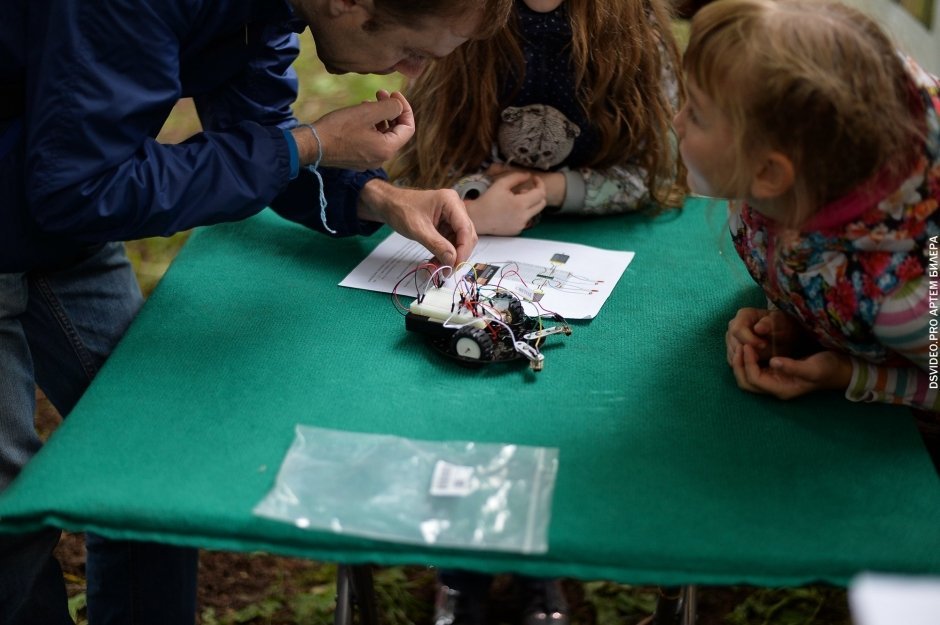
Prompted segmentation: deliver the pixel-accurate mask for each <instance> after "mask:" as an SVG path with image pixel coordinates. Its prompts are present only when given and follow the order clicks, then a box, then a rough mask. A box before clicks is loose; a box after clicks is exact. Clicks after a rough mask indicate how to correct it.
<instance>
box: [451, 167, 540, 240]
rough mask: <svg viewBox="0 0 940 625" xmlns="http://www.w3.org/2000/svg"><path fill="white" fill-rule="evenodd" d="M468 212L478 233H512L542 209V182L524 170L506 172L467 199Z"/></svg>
mask: <svg viewBox="0 0 940 625" xmlns="http://www.w3.org/2000/svg"><path fill="white" fill-rule="evenodd" d="M466 202H467V212H468V213H470V218H471V219H472V220H473V225H474V226H475V227H476V229H477V233H478V234H495V235H500V236H514V235H517V234H519V233H520V232H522V231H523V230H525V229H526V227H527V226H528V225H529V223H530V222H531V221H532V219H534V218H535V217H536V215H538V214H539V213H540V212H542V209H544V208H545V185H544V184H543V183H542V181H541V180H539V178H538V177H537V176H533V175H531V174H528V173H524V172H514V173H510V174H505V175H502V176H500V177H499V178H497V179H496V180H494V181H493V184H492V185H491V186H490V188H489V189H487V190H486V191H485V192H483V194H482V195H481V196H480V197H478V198H477V199H475V200H467V201H466Z"/></svg>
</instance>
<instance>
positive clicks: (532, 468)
mask: <svg viewBox="0 0 940 625" xmlns="http://www.w3.org/2000/svg"><path fill="white" fill-rule="evenodd" d="M557 471H558V450H557V449H555V448H549V447H532V446H524V445H510V444H496V443H475V442H468V441H443V442H442V441H423V440H413V439H407V438H401V437H397V436H388V435H382V434H364V433H356V432H345V431H339V430H328V429H323V428H316V427H309V426H303V425H298V426H297V428H296V437H295V439H294V442H293V444H292V445H291V447H290V449H289V450H288V452H287V455H286V456H285V458H284V461H283V463H282V464H281V468H280V470H279V472H278V475H277V479H276V482H275V484H274V487H273V488H272V489H271V491H270V492H269V493H268V494H267V495H266V496H265V497H264V499H263V500H262V501H261V502H260V503H259V504H258V505H257V506H255V509H254V513H255V514H257V515H259V516H263V517H267V518H270V519H275V520H279V521H284V522H287V523H292V524H294V525H296V526H297V527H301V528H305V529H312V530H320V531H330V532H336V533H340V534H351V535H355V536H364V537H369V538H375V539H380V540H388V541H393V542H402V543H417V544H428V545H438V546H442V547H458V548H468V549H490V550H498V551H512V552H518V553H543V552H545V551H547V549H548V525H549V521H550V520H551V504H552V494H553V492H554V487H555V475H556V473H557Z"/></svg>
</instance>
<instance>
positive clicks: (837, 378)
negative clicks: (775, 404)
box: [731, 344, 852, 399]
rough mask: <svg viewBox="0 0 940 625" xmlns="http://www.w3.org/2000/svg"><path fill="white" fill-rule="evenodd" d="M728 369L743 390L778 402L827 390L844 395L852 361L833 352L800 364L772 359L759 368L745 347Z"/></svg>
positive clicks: (754, 358) (748, 346)
mask: <svg viewBox="0 0 940 625" xmlns="http://www.w3.org/2000/svg"><path fill="white" fill-rule="evenodd" d="M731 368H732V370H733V371H734V378H735V380H737V382H738V386H739V387H741V388H742V389H744V390H746V391H750V392H752V393H767V394H768V395H773V396H774V397H777V398H779V399H793V398H794V397H799V396H800V395H805V394H807V393H811V392H813V391H819V390H827V389H828V390H840V391H844V390H845V389H846V388H848V386H849V383H850V382H851V381H852V361H851V359H850V358H849V357H848V356H846V355H845V354H840V353H838V352H833V351H824V352H817V353H815V354H813V355H812V356H809V357H808V358H804V359H802V360H795V359H793V358H784V357H782V356H775V357H773V358H771V359H770V363H769V366H767V367H761V365H760V364H759V363H758V360H757V352H756V351H755V350H754V348H753V347H751V346H750V345H748V344H745V345H743V346H742V347H741V349H740V350H738V352H737V354H736V355H735V356H734V361H733V362H732V363H731Z"/></svg>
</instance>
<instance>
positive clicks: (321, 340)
mask: <svg viewBox="0 0 940 625" xmlns="http://www.w3.org/2000/svg"><path fill="white" fill-rule="evenodd" d="M725 221H726V217H725V213H724V210H723V208H722V207H721V205H719V204H710V203H708V202H705V201H702V200H693V201H690V202H689V203H688V204H687V205H686V207H685V208H684V210H683V211H682V212H681V214H680V213H675V212H673V213H672V214H667V215H663V216H660V217H657V218H651V217H648V216H640V215H633V216H628V217H609V218H598V219H587V220H567V219H557V220H548V221H547V222H546V223H543V224H541V225H540V226H539V227H538V228H536V229H535V230H533V231H531V236H535V237H538V238H545V239H555V240H559V241H572V242H577V243H583V244H588V245H595V246H598V247H602V248H609V249H620V250H632V251H635V252H636V258H635V259H634V261H633V263H632V264H631V265H630V267H629V268H628V269H627V271H626V272H625V274H624V275H623V277H622V278H621V280H620V282H619V283H618V285H617V286H616V288H615V289H614V292H613V294H612V296H611V297H610V299H609V300H608V301H607V303H606V304H605V306H604V308H603V309H602V310H601V312H600V314H599V315H598V316H597V317H596V318H595V319H594V320H592V321H590V322H586V321H582V322H574V323H573V326H574V328H573V329H574V332H573V334H572V335H571V336H570V337H563V338H559V337H551V338H550V340H549V342H548V345H549V346H548V347H547V348H546V349H545V354H546V359H545V369H544V370H543V371H542V372H540V373H538V374H536V373H533V372H530V371H529V370H528V369H527V368H526V366H525V364H524V363H510V364H505V363H503V364H497V365H491V366H489V367H485V368H482V369H466V368H462V367H460V366H457V365H456V364H455V363H454V362H452V361H450V360H448V359H446V358H444V357H442V356H440V355H438V354H437V353H435V352H433V351H432V350H430V349H429V348H428V346H427V345H426V344H425V343H424V342H423V340H422V339H421V338H420V337H418V336H415V335H412V334H410V333H406V331H405V329H404V320H403V318H402V317H401V316H400V314H399V313H398V312H397V311H396V309H395V308H394V306H393V305H392V303H391V301H390V298H389V296H388V295H387V294H380V293H375V292H369V291H362V290H355V289H345V288H341V287H339V286H337V283H338V282H339V281H340V280H341V279H342V278H343V277H344V276H345V275H346V274H347V273H348V272H349V271H350V270H352V268H353V267H355V266H356V264H358V262H359V261H360V260H361V259H362V258H364V257H365V256H366V254H367V253H368V252H369V251H370V250H371V249H372V248H373V247H374V246H375V245H376V244H377V243H378V242H379V241H380V240H381V239H382V234H383V233H385V232H387V231H383V232H382V233H380V234H378V235H376V236H373V237H370V238H351V239H344V240H328V239H326V238H324V237H322V236H320V235H317V234H314V233H311V232H309V231H307V230H304V229H303V228H301V227H299V226H296V225H294V224H290V223H288V222H285V221H283V220H280V219H279V218H278V217H277V216H275V215H274V214H273V213H271V212H269V211H268V212H265V213H262V214H260V215H258V216H256V217H254V218H252V219H250V220H247V221H245V222H241V223H237V224H228V225H221V226H214V227H212V228H207V229H203V230H200V231H199V232H197V233H195V234H194V236H193V237H192V239H191V240H190V242H189V243H188V244H187V245H186V246H185V248H184V249H183V250H182V252H181V253H180V255H179V256H178V258H177V260H176V261H175V262H174V264H173V265H172V267H171V268H170V270H169V272H168V273H167V275H166V276H165V278H164V279H163V281H162V282H161V284H160V285H159V287H158V288H157V290H156V291H155V293H154V294H153V295H152V296H151V298H150V300H149V301H148V302H147V304H146V306H145V307H144V309H143V311H142V312H141V314H140V316H139V317H138V319H137V320H136V321H135V322H134V324H133V326H132V327H131V329H130V331H129V332H128V334H127V336H126V337H125V338H124V340H123V341H122V342H121V343H120V345H119V346H118V348H117V350H116V351H115V353H114V354H113V356H112V357H111V359H110V360H109V361H108V362H107V363H106V365H105V367H104V368H103V369H102V371H101V373H100V374H99V376H98V378H97V379H96V380H95V382H94V384H93V385H92V387H91V389H90V390H89V391H88V393H87V394H86V395H85V397H84V398H83V399H82V400H81V401H80V403H79V405H78V406H77V407H76V409H75V410H74V411H73V413H72V414H71V415H70V416H69V417H68V419H67V420H66V422H65V423H64V425H63V426H62V427H60V428H59V430H57V431H56V432H55V434H54V435H53V436H52V438H51V440H50V441H49V442H48V444H47V445H46V446H45V448H44V449H43V450H42V451H41V452H40V453H39V454H38V456H37V457H36V458H35V459H34V461H33V462H31V463H30V464H29V465H28V466H27V468H26V469H25V471H24V472H23V473H22V475H21V476H20V477H19V478H18V479H17V480H16V481H15V482H14V483H13V485H12V486H11V487H10V488H9V489H8V490H7V491H6V492H5V493H3V495H2V497H0V529H3V530H4V531H20V530H24V529H29V528H34V527H36V526H39V525H52V526H58V527H63V528H66V529H70V530H95V531H98V532H100V533H102V534H105V535H107V536H111V537H127V538H134V539H152V540H158V541H164V542H169V543H174V544H181V545H194V546H200V547H206V548H215V549H229V550H238V551H251V550H265V551H269V552H273V553H280V554H288V555H297V556H306V557H310V558H315V559H321V560H330V561H340V562H348V563H358V562H375V563H378V564H431V565H439V566H450V567H465V568H471V569H477V570H482V571H492V572H499V571H516V572H523V573H529V574H536V575H543V576H572V577H579V578H586V579H601V578H603V579H612V580H618V581H623V582H631V583H654V584H663V585H673V584H685V583H702V584H726V583H742V582H746V583H753V584H759V585H796V584H802V583H807V582H812V581H815V580H825V581H829V582H833V583H843V584H844V583H846V582H847V581H848V579H850V578H851V576H852V575H853V574H855V573H857V572H859V571H861V570H877V571H890V572H902V573H913V574H938V573H940V488H938V486H940V483H938V482H940V480H938V478H937V476H936V474H935V473H934V471H933V468H932V466H931V464H930V460H929V458H928V456H927V455H926V453H925V452H924V450H923V446H922V443H921V442H920V439H919V437H918V435H917V433H916V430H915V428H914V426H913V423H912V420H911V416H910V413H909V412H908V411H907V409H905V408H898V407H888V406H879V405H858V404H852V403H850V402H848V401H846V400H845V399H844V398H842V397H841V396H840V395H839V394H838V393H832V394H815V395H813V396H812V397H810V398H804V399H800V400H797V401H791V402H782V401H778V400H775V399H772V398H769V397H766V396H758V395H753V394H750V393H746V392H743V391H741V390H739V389H738V388H737V386H736V385H735V382H734V379H733V376H732V374H731V372H730V370H729V368H728V366H727V364H726V363H725V356H724V349H725V348H724V331H725V328H726V324H727V322H728V320H729V319H730V318H731V317H732V316H733V315H734V313H735V311H736V309H737V308H738V307H740V306H743V305H759V304H760V303H761V301H762V298H761V294H760V292H759V290H758V289H757V288H756V287H755V285H754V284H753V283H752V282H751V280H750V278H749V277H748V276H747V274H746V272H745V270H744V268H743V265H742V264H741V262H740V261H739V259H738V258H737V256H736V255H735V254H734V251H733V249H732V247H731V245H730V241H729V238H728V237H727V235H726V233H725V230H726V224H725ZM561 247H563V246H560V248H561ZM298 423H302V424H308V425H314V426H318V427H326V428H336V429H345V430H350V431H360V432H375V433H383V434H393V435H396V436H403V437H409V438H418V439H429V440H477V441H485V442H501V443H506V442H511V443H519V444H527V445H539V446H547V447H557V448H558V449H559V450H560V451H559V470H558V475H557V482H556V490H555V497H554V503H553V509H552V518H551V525H550V528H549V550H548V552H547V553H545V554H541V555H535V556H522V555H514V554H507V553H487V552H481V551H471V550H465V551H461V550H455V549H437V548H432V547H425V546H414V545H398V544H393V543H388V542H383V541H377V540H367V539H361V538H355V537H350V536H340V535H334V534H330V533H325V532H311V531H304V530H301V529H298V528H296V527H293V526H290V525H287V524H280V523H278V522H275V521H271V520H267V519H263V518H259V517H256V516H253V515H252V513H251V510H252V508H253V507H254V506H255V504H257V503H258V501H259V500H260V499H261V498H262V497H263V496H264V495H265V493H266V492H267V491H268V490H269V489H270V487H271V485H272V483H273V480H274V477H275V474H276V472H277V469H278V466H279V463H280V461H281V459H282V458H283V456H284V454H285V452H286V450H287V448H288V446H289V445H290V443H291V441H292V439H293V436H294V426H295V424H298Z"/></svg>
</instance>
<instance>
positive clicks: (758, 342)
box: [725, 308, 803, 366]
mask: <svg viewBox="0 0 940 625" xmlns="http://www.w3.org/2000/svg"><path fill="white" fill-rule="evenodd" d="M802 336H803V329H802V328H801V327H800V325H799V324H798V323H797V322H796V320H794V319H793V318H792V317H790V316H789V315H787V314H786V313H784V312H781V311H779V310H768V309H766V308H742V309H740V310H739V311H738V313H737V314H736V315H735V316H734V319H732V320H731V321H729V322H728V331H727V332H726V333H725V347H726V348H727V358H728V364H729V365H732V366H734V358H735V356H736V355H737V353H738V352H739V351H740V350H741V346H743V345H750V346H751V347H752V348H753V349H754V350H755V351H756V352H757V357H758V360H760V361H765V360H767V359H769V358H771V357H773V356H785V355H789V354H791V353H792V351H793V349H794V348H795V347H796V346H797V345H798V344H799V343H800V339H801V338H802Z"/></svg>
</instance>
